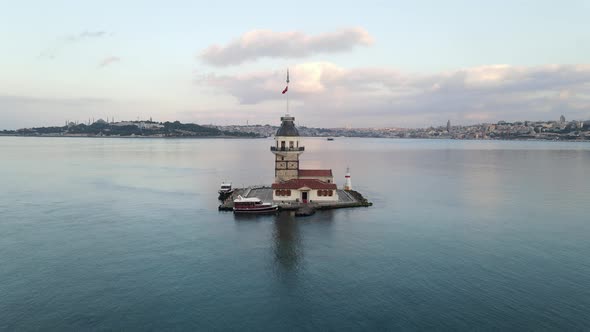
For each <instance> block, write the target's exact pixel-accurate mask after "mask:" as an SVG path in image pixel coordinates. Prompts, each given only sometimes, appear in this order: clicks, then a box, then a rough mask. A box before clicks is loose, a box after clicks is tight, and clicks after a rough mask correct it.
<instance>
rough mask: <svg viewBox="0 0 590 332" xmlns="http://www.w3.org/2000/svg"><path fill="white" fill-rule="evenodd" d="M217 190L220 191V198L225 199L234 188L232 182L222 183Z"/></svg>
mask: <svg viewBox="0 0 590 332" xmlns="http://www.w3.org/2000/svg"><path fill="white" fill-rule="evenodd" d="M217 192H218V193H219V200H220V201H224V200H225V199H226V198H228V197H229V196H230V195H231V194H232V193H233V192H234V190H233V189H232V187H231V183H222V184H221V186H220V187H219V191H217Z"/></svg>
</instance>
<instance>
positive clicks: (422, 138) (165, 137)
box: [0, 134, 590, 143]
mask: <svg viewBox="0 0 590 332" xmlns="http://www.w3.org/2000/svg"><path fill="white" fill-rule="evenodd" d="M0 137H27V138H133V139H266V138H268V137H248V136H74V135H17V134H0ZM301 137H306V138H320V139H325V138H326V137H324V136H301ZM339 138H360V139H366V138H379V139H390V140H408V139H412V140H432V141H440V140H448V141H482V142H483V141H505V142H510V141H518V142H580V143H588V142H590V140H588V139H573V140H564V139H562V140H560V139H542V138H508V139H507V138H492V139H475V138H449V137H441V138H436V137H368V136H344V137H339Z"/></svg>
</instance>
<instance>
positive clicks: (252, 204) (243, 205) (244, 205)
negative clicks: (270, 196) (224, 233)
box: [234, 195, 279, 213]
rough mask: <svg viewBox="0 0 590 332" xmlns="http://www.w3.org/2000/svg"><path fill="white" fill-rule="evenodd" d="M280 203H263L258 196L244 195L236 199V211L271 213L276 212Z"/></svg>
mask: <svg viewBox="0 0 590 332" xmlns="http://www.w3.org/2000/svg"><path fill="white" fill-rule="evenodd" d="M278 208H279V206H278V205H276V204H272V203H263V202H262V201H261V200H260V198H258V197H242V196H241V195H238V198H236V199H234V213H269V212H275V211H277V210H278Z"/></svg>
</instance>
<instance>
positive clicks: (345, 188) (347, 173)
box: [344, 167, 352, 190]
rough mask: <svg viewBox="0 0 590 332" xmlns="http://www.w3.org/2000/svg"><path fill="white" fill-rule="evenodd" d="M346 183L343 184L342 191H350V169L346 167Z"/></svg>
mask: <svg viewBox="0 0 590 332" xmlns="http://www.w3.org/2000/svg"><path fill="white" fill-rule="evenodd" d="M344 177H345V178H346V182H345V183H344V190H352V182H351V181H350V169H349V168H348V167H346V175H345V176H344Z"/></svg>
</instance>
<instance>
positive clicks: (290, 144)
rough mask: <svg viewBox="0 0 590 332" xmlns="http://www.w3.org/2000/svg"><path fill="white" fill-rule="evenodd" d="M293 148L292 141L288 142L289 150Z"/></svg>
mask: <svg viewBox="0 0 590 332" xmlns="http://www.w3.org/2000/svg"><path fill="white" fill-rule="evenodd" d="M293 147H294V144H293V141H289V148H290V149H292V148H293Z"/></svg>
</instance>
